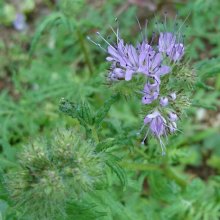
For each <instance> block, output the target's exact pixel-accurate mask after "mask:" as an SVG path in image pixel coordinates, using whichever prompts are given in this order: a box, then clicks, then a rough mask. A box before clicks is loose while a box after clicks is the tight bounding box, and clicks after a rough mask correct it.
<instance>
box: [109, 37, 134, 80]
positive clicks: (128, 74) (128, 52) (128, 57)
mask: <svg viewBox="0 0 220 220" xmlns="http://www.w3.org/2000/svg"><path fill="white" fill-rule="evenodd" d="M108 54H109V55H110V56H108V57H107V58H106V59H107V60H108V61H110V62H115V63H117V64H118V65H119V66H120V67H121V68H122V69H124V71H125V75H124V78H125V80H126V81H129V80H131V78H132V75H133V74H134V73H135V72H136V69H137V66H138V55H137V51H136V49H135V48H134V47H133V46H132V45H128V44H124V41H123V40H122V39H119V42H118V44H117V45H116V46H114V47H113V46H112V45H109V46H108Z"/></svg>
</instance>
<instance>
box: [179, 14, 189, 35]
mask: <svg viewBox="0 0 220 220" xmlns="http://www.w3.org/2000/svg"><path fill="white" fill-rule="evenodd" d="M190 15H191V12H190V13H189V14H188V15H187V17H186V18H185V19H184V21H183V23H182V24H181V25H180V27H179V29H178V32H179V31H180V30H181V28H182V27H183V25H184V24H185V23H186V21H187V20H188V18H189V16H190Z"/></svg>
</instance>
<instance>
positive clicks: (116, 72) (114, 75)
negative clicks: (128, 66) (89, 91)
mask: <svg viewBox="0 0 220 220" xmlns="http://www.w3.org/2000/svg"><path fill="white" fill-rule="evenodd" d="M108 78H109V79H110V80H112V81H117V80H121V79H124V78H125V70H123V69H121V68H117V67H112V71H110V72H109V75H108Z"/></svg>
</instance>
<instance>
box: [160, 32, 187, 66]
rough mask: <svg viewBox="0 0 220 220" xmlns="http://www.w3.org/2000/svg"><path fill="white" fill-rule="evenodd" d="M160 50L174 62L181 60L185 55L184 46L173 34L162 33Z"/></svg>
mask: <svg viewBox="0 0 220 220" xmlns="http://www.w3.org/2000/svg"><path fill="white" fill-rule="evenodd" d="M158 49H159V51H160V52H163V53H166V55H167V56H169V58H170V59H171V60H173V61H174V62H176V61H178V60H180V59H181V58H182V56H183V54H184V45H183V44H182V43H178V42H177V39H176V36H175V35H173V34H172V33H160V37H159V45H158Z"/></svg>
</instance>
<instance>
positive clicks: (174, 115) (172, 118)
mask: <svg viewBox="0 0 220 220" xmlns="http://www.w3.org/2000/svg"><path fill="white" fill-rule="evenodd" d="M169 120H170V121H172V122H174V121H176V120H177V115H176V114H175V113H173V112H170V113H169Z"/></svg>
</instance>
